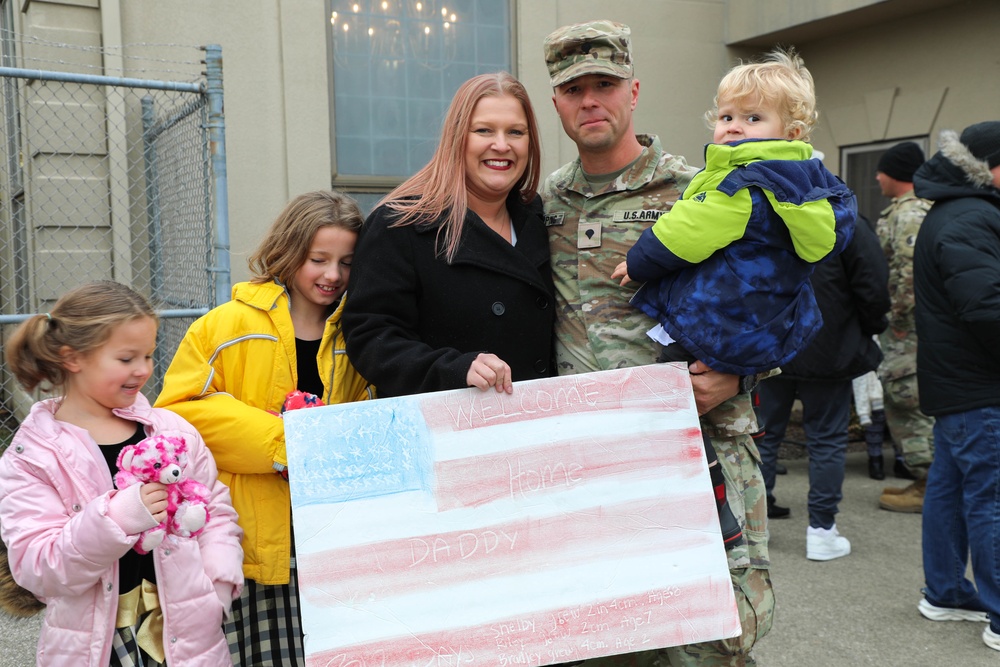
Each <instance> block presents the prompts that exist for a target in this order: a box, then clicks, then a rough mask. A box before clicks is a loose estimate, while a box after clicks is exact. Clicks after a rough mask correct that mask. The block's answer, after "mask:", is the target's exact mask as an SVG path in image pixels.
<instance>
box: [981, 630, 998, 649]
mask: <svg viewBox="0 0 1000 667" xmlns="http://www.w3.org/2000/svg"><path fill="white" fill-rule="evenodd" d="M983 642H985V644H986V645H987V646H989V647H990V648H991V649H993V650H994V651H1000V635H998V634H997V633H995V632H993V628H991V627H990V626H988V625H987V626H986V629H985V630H983Z"/></svg>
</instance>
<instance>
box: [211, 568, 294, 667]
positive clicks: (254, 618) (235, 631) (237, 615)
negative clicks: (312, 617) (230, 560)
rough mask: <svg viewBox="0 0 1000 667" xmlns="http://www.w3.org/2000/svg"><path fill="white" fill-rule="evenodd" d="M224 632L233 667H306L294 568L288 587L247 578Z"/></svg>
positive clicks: (234, 603) (235, 601) (234, 602)
mask: <svg viewBox="0 0 1000 667" xmlns="http://www.w3.org/2000/svg"><path fill="white" fill-rule="evenodd" d="M225 630H226V641H228V642H229V655H230V656H231V657H232V659H233V664H234V665H235V666H236V667H279V666H280V667H305V664H306V660H305V652H304V650H303V637H302V618H301V616H300V615H299V589H298V580H297V574H296V570H295V567H294V566H293V567H292V569H291V576H290V579H289V581H288V583H287V584H283V585H279V586H265V585H263V584H258V583H257V582H256V581H253V580H251V579H247V580H246V582H245V584H244V586H243V594H242V595H240V597H239V599H238V600H233V615H232V618H231V619H230V620H229V621H228V622H227V623H226V626H225Z"/></svg>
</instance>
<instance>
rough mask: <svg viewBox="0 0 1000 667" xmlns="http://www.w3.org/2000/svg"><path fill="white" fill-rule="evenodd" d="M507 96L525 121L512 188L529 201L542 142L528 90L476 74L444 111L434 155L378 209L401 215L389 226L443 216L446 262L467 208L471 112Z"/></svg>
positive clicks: (502, 75)
mask: <svg viewBox="0 0 1000 667" xmlns="http://www.w3.org/2000/svg"><path fill="white" fill-rule="evenodd" d="M508 95H509V96H511V97H513V98H514V99H516V100H517V101H518V102H520V103H521V107H522V108H523V109H524V115H525V118H527V120H528V166H527V168H526V169H525V170H524V173H523V174H522V175H521V178H520V179H518V181H517V183H515V184H514V189H516V190H518V191H519V192H520V194H521V200H522V201H523V202H525V203H527V202H530V201H531V200H532V199H533V198H534V197H535V192H536V190H537V189H538V180H539V176H540V172H541V153H542V150H541V144H540V140H539V136H538V121H537V120H536V119H535V112H534V109H532V107H531V100H530V99H528V91H526V90H525V89H524V86H523V85H521V82H520V81H518V80H517V79H515V78H514V77H513V76H511V75H510V74H508V73H507V72H496V73H493V74H480V75H479V76H475V77H472V78H471V79H469V80H468V81H466V82H465V83H463V84H462V85H461V87H459V89H458V91H457V92H456V93H455V97H454V98H453V99H452V101H451V105H450V106H449V107H448V113H447V114H446V115H445V118H444V126H443V128H442V130H441V140H440V142H439V143H438V147H437V150H435V151H434V156H433V157H432V158H431V161H430V162H428V163H427V165H426V166H424V167H423V168H422V169H421V170H420V171H418V172H417V173H415V174H414V175H413V176H411V177H410V178H408V179H406V180H405V181H404V182H403V183H402V184H400V185H399V186H398V187H397V188H396V189H395V190H393V191H392V192H390V193H389V194H388V195H386V196H385V197H384V198H383V199H382V200H381V201H380V202H379V203H378V205H379V206H381V205H383V204H384V205H385V206H386V207H388V208H389V209H391V210H393V211H396V212H397V213H399V214H400V215H399V217H398V218H397V219H396V221H395V222H393V224H392V226H393V227H400V226H403V225H411V224H414V223H421V222H426V223H430V222H433V221H434V220H436V219H438V218H440V217H441V216H443V215H445V213H446V212H447V217H446V218H445V220H444V223H443V224H442V225H441V228H439V229H438V234H439V235H440V234H442V233H443V234H444V243H443V246H444V248H443V249H444V254H445V259H446V260H447V261H448V262H449V263H450V262H451V261H452V259H454V257H455V252H456V251H457V250H458V244H459V241H460V240H461V238H462V229H463V227H464V223H465V213H466V209H467V208H468V202H469V194H468V189H467V183H466V173H465V146H466V142H467V141H468V136H469V128H470V127H471V124H472V113H473V111H474V110H475V108H476V104H478V103H479V100H481V99H482V98H484V97H503V96H508Z"/></svg>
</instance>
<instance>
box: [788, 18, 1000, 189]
mask: <svg viewBox="0 0 1000 667" xmlns="http://www.w3.org/2000/svg"><path fill="white" fill-rule="evenodd" d="M998 28H1000V3H998V2H994V1H993V0H969V1H967V2H960V3H956V4H950V5H947V6H944V7H941V8H940V9H936V10H933V11H929V12H925V13H920V14H916V15H911V16H907V17H904V18H899V19H897V20H894V21H891V22H889V23H883V24H877V25H871V26H866V27H862V28H859V29H857V30H854V31H852V32H847V33H844V34H839V35H832V36H828V37H826V38H824V39H821V40H818V41H816V42H813V43H809V44H806V45H804V46H803V49H802V50H803V54H804V57H805V59H806V63H807V64H808V66H809V68H810V70H811V71H812V73H813V75H814V76H815V78H816V88H817V95H818V97H819V108H820V113H821V117H820V127H819V131H818V132H817V133H816V136H815V139H814V143H815V144H816V146H817V147H818V148H820V149H821V150H823V151H824V152H825V153H826V154H827V156H828V158H829V159H828V160H827V165H828V166H829V167H830V168H831V169H833V170H834V171H836V170H837V168H838V167H839V160H838V157H839V156H838V149H839V147H841V146H846V145H851V144H859V143H866V142H874V141H879V140H882V139H895V138H900V137H909V136H914V135H921V134H923V135H930V138H931V148H932V150H936V146H937V135H938V134H939V132H940V130H942V129H956V130H961V129H962V128H964V127H965V126H967V125H969V124H971V123H974V122H978V121H981V120H988V119H997V118H1000V40H998V39H997V29H998Z"/></svg>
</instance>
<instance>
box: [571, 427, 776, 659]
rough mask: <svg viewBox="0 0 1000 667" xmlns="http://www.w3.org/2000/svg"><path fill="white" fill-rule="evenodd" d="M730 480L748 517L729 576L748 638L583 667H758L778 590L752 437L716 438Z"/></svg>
mask: <svg viewBox="0 0 1000 667" xmlns="http://www.w3.org/2000/svg"><path fill="white" fill-rule="evenodd" d="M712 445H713V446H714V447H715V451H716V454H717V455H718V457H719V463H720V464H721V465H722V472H723V475H724V476H725V478H726V492H727V497H728V500H729V506H730V508H731V509H732V510H733V514H735V515H736V516H737V517H742V518H743V520H742V521H741V522H740V523H741V524H742V527H743V537H744V544H742V545H739V546H737V547H734V548H733V549H730V550H729V552H728V554H727V555H728V556H729V576H730V579H731V580H732V582H733V593H734V594H735V597H736V606H737V608H738V610H739V616H740V625H741V628H742V633H741V634H740V635H739V636H737V637H733V638H732V639H719V640H716V641H710V642H701V643H698V644H687V645H685V646H673V647H670V648H665V649H659V650H656V651H642V652H639V653H629V654H625V655H613V656H608V657H605V658H595V659H593V660H585V661H583V662H582V663H578V664H579V665H580V666H581V667H753V666H754V665H756V664H757V662H756V660H754V658H753V653H752V650H753V647H754V645H755V644H756V643H757V642H758V641H759V640H760V639H761V638H762V637H763V636H764V635H765V634H767V632H768V631H769V630H770V629H771V624H772V622H773V619H774V591H773V589H772V587H771V574H770V571H769V570H768V567H769V566H770V561H769V559H768V553H767V493H766V491H765V489H764V478H763V476H762V475H761V472H760V454H759V453H758V452H757V446H756V444H754V441H753V439H752V438H751V437H750V436H748V435H739V436H734V437H713V438H712Z"/></svg>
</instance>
